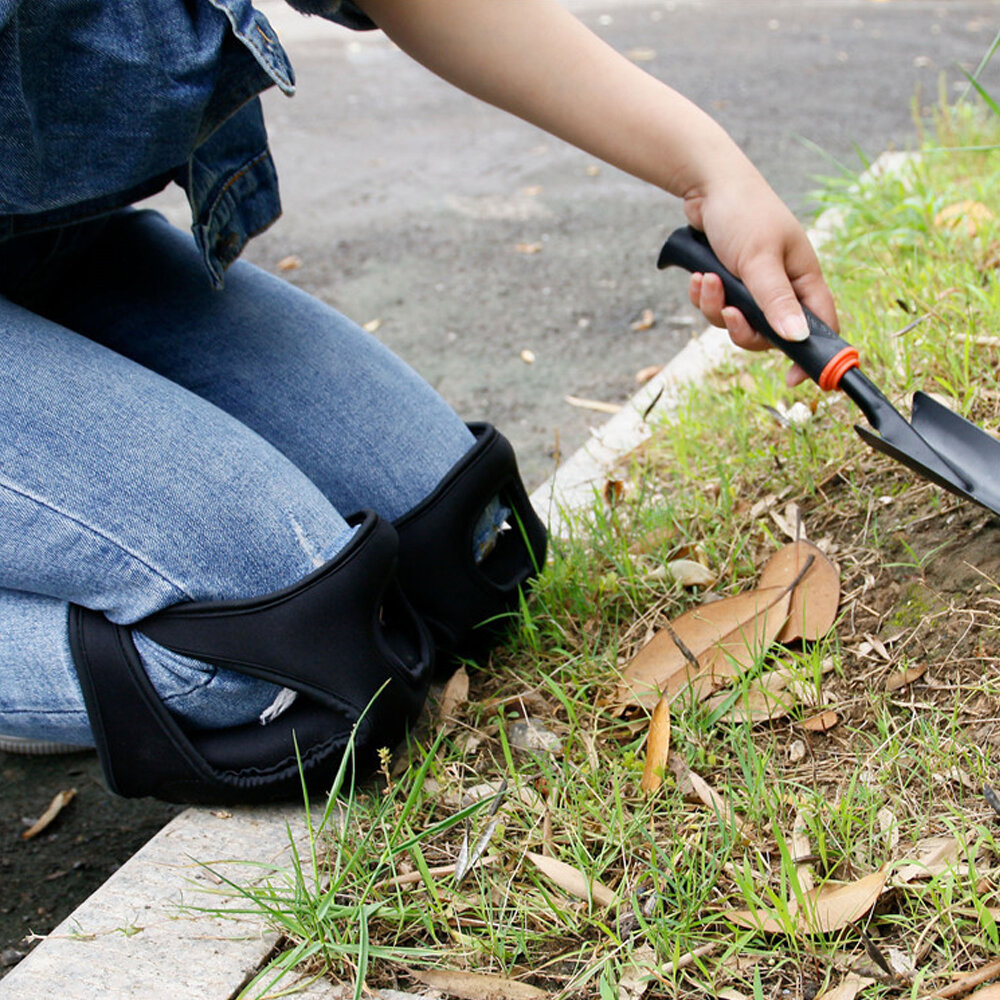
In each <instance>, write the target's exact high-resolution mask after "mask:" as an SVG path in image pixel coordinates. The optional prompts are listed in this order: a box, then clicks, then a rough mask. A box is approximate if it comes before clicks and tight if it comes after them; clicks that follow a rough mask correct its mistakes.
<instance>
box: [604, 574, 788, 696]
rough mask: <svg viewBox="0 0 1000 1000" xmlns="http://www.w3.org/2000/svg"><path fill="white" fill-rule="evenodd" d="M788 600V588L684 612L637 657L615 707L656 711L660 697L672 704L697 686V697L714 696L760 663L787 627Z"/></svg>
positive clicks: (621, 685)
mask: <svg viewBox="0 0 1000 1000" xmlns="http://www.w3.org/2000/svg"><path fill="white" fill-rule="evenodd" d="M790 601H791V595H790V594H789V592H788V588H787V587H769V588H766V589H761V590H752V591H748V592H747V593H743V594H736V595H735V596H733V597H725V598H723V599H722V600H719V601H713V602H711V603H709V604H702V605H700V606H699V607H696V608H692V609H691V610H690V611H686V612H685V613H684V614H682V615H681V616H680V617H679V618H677V619H676V620H675V621H673V622H672V623H671V625H670V626H668V627H667V628H663V629H661V630H660V631H659V632H657V633H656V634H655V635H654V636H653V638H652V639H651V640H650V641H649V642H648V643H646V645H645V646H643V647H642V649H640V650H639V652H638V653H637V654H636V655H635V657H634V658H633V659H632V661H631V663H629V665H628V666H627V667H626V668H625V670H624V672H623V674H622V679H621V682H620V683H619V686H618V690H617V692H616V694H615V696H614V698H613V701H614V703H615V704H617V705H619V706H627V705H641V706H643V707H646V708H652V707H653V706H654V705H655V704H656V703H657V701H659V699H660V696H661V695H662V694H666V695H668V696H669V697H670V698H671V699H672V698H674V697H676V695H677V694H679V693H680V692H681V691H682V690H683V689H684V688H685V687H687V686H688V685H689V684H691V683H693V682H695V681H697V682H698V684H697V693H698V694H699V696H708V695H710V694H711V693H712V692H713V690H715V688H717V687H719V686H721V682H722V681H724V680H727V679H729V678H731V677H735V676H737V675H738V674H739V673H740V672H741V671H742V670H745V669H746V668H747V667H749V666H751V665H752V664H753V663H755V662H756V661H757V660H758V659H759V658H760V656H761V655H762V654H763V653H764V651H765V650H766V649H767V648H768V647H769V646H770V645H771V643H772V642H773V641H774V638H775V636H776V635H777V634H778V632H779V631H780V630H781V628H782V626H783V625H784V623H785V620H786V618H787V616H788V606H789V603H790ZM691 658H693V659H694V661H695V662H691Z"/></svg>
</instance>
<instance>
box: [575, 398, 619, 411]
mask: <svg viewBox="0 0 1000 1000" xmlns="http://www.w3.org/2000/svg"><path fill="white" fill-rule="evenodd" d="M563 398H564V399H565V400H566V402H567V403H569V405H570V406H576V407H579V408H580V409H581V410H596V411H597V412H598V413H619V412H621V404H620V403H605V402H603V401H602V400H600V399H583V398H581V397H580V396H564V397H563Z"/></svg>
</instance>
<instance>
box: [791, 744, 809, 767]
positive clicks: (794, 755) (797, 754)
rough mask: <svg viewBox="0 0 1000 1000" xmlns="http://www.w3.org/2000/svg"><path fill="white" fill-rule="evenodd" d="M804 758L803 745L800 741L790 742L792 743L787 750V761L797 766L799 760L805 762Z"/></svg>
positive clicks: (804, 750)
mask: <svg viewBox="0 0 1000 1000" xmlns="http://www.w3.org/2000/svg"><path fill="white" fill-rule="evenodd" d="M805 757H806V745H805V743H804V742H803V741H802V740H792V743H791V745H790V746H789V748H788V759H789V760H790V761H791V762H792V763H793V764H797V763H798V762H799V761H800V760H805Z"/></svg>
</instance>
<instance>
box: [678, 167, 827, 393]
mask: <svg viewBox="0 0 1000 1000" xmlns="http://www.w3.org/2000/svg"><path fill="white" fill-rule="evenodd" d="M748 167H749V165H748V164H745V163H744V164H737V165H735V168H734V170H733V171H732V172H730V173H728V174H727V173H726V172H721V173H720V176H719V177H718V178H717V179H716V180H713V181H712V182H711V183H710V184H708V185H706V186H705V187H703V188H698V189H695V190H692V191H690V192H688V193H686V194H685V196H684V211H685V214H686V215H687V219H688V221H689V222H690V223H691V225H692V226H694V227H695V228H696V229H700V230H701V231H702V232H704V233H705V235H706V236H707V237H708V240H709V243H710V244H711V245H712V249H713V250H714V251H715V253H716V255H717V256H718V257H719V259H720V260H721V261H722V263H723V264H725V266H726V267H727V268H728V269H729V270H730V271H732V272H733V274H735V275H736V276H737V277H738V278H740V280H741V281H742V282H743V283H744V284H745V285H746V286H747V289H748V290H749V291H750V294H751V295H752V296H753V298H754V300H755V301H756V302H757V304H758V305H759V306H760V308H761V310H762V311H763V313H764V315H765V316H766V317H767V320H768V322H769V323H770V324H771V326H772V327H773V328H774V329H775V331H777V332H778V333H779V334H780V335H781V336H782V337H784V338H785V339H786V340H804V339H805V338H806V336H808V332H809V331H808V326H807V325H806V318H805V315H804V313H803V312H802V305H803V304H804V305H807V306H808V307H809V308H810V309H811V310H812V311H813V312H814V313H816V315H817V316H819V317H820V319H822V320H824V321H825V322H826V323H827V324H828V325H829V326H831V327H832V328H833V329H834V330H836V329H837V312H836V308H835V306H834V302H833V296H832V295H831V294H830V290H829V288H828V287H827V285H826V282H825V281H824V279H823V275H822V273H821V271H820V267H819V262H818V261H817V259H816V254H815V252H814V251H813V248H812V246H811V245H810V243H809V240H808V239H807V238H806V235H805V233H804V232H803V230H802V227H801V226H800V225H799V223H798V222H797V221H796V219H795V217H794V216H793V215H792V213H791V211H789V209H788V208H787V207H786V206H785V204H784V203H783V202H782V201H781V199H779V198H778V196H777V195H776V194H775V193H774V192H773V191H772V190H771V188H770V187H769V186H768V184H767V183H766V181H764V179H763V178H762V177H761V176H760V174H758V173H757V171H756V170H755V169H754V168H752V167H749V169H748ZM688 294H689V295H690V298H691V302H692V304H693V305H694V306H695V307H696V308H697V309H700V310H701V311H702V312H703V313H704V314H705V316H706V318H707V319H708V320H709V322H711V323H713V324H714V325H715V326H724V327H725V328H726V329H727V330H728V331H729V335H730V337H731V338H732V340H733V343H735V344H736V345H737V346H738V347H742V348H745V349H746V350H750V351H761V350H766V349H767V348H769V347H770V346H771V344H770V343H769V342H768V341H767V340H766V339H765V338H764V337H763V336H761V335H760V334H759V333H756V332H755V331H754V330H753V329H752V328H751V327H750V324H749V323H748V322H747V321H746V319H745V318H744V316H743V314H742V313H741V312H740V311H739V310H738V309H736V308H734V307H732V306H727V305H726V303H725V294H724V292H723V289H722V281H721V280H720V279H719V277H718V276H717V275H714V274H704V275H703V274H694V275H692V276H691V280H690V284H689V288H688ZM806 378H807V376H806V374H805V372H804V371H802V369H801V368H799V367H798V365H793V366H792V368H791V370H790V371H789V373H788V379H787V381H788V384H789V385H797V384H798V383H799V382H802V381H804V380H805V379H806Z"/></svg>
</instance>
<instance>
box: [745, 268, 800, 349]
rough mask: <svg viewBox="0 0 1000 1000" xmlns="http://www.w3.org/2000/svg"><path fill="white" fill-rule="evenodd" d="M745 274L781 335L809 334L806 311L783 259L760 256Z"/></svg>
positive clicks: (747, 282) (761, 306)
mask: <svg viewBox="0 0 1000 1000" xmlns="http://www.w3.org/2000/svg"><path fill="white" fill-rule="evenodd" d="M742 278H743V283H744V284H745V285H746V286H747V290H748V291H749V292H750V295H751V296H752V297H753V300H754V301H755V302H756V303H757V305H758V306H760V309H761V312H763V313H764V318H765V319H766V320H767V322H768V323H769V324H770V325H771V327H772V329H773V330H774V331H775V332H776V333H777V334H778V336H780V337H783V338H784V339H785V340H795V341H798V340H805V339H806V338H807V337H808V336H809V324H808V323H807V322H806V314H805V313H804V312H803V311H802V305H801V303H800V302H799V299H798V296H797V295H796V294H795V289H794V288H793V287H792V283H791V281H790V280H789V278H788V275H787V274H786V273H785V268H784V266H783V265H782V264H781V263H780V262H778V261H776V260H761V259H759V258H758V259H757V260H754V261H751V262H750V263H748V264H747V265H746V266H745V267H744V269H743V275H742Z"/></svg>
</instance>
